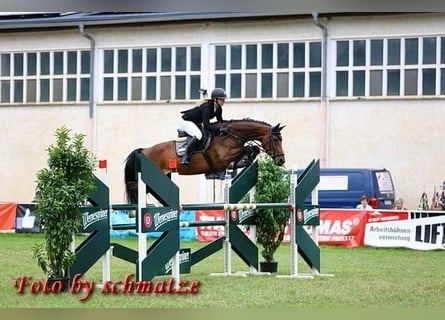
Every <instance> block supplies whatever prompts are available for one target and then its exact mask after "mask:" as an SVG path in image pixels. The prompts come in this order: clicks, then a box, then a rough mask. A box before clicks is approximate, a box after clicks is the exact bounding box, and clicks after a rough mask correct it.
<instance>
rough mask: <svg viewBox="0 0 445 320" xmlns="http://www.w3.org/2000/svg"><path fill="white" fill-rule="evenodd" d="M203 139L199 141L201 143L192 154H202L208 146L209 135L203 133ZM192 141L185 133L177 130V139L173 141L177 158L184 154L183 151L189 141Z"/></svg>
mask: <svg viewBox="0 0 445 320" xmlns="http://www.w3.org/2000/svg"><path fill="white" fill-rule="evenodd" d="M202 136H203V139H201V143H200V144H199V145H198V146H197V147H196V148H195V150H193V152H192V154H193V153H198V152H204V151H205V150H207V148H208V147H209V145H210V141H211V136H210V135H209V134H205V133H204V132H203V135H202ZM191 139H192V137H191V136H189V135H188V134H187V133H186V132H185V131H182V130H181V129H178V139H177V140H175V149H176V154H177V155H178V157H182V156H183V155H184V154H185V149H186V148H187V145H188V143H189V141H190V140H191Z"/></svg>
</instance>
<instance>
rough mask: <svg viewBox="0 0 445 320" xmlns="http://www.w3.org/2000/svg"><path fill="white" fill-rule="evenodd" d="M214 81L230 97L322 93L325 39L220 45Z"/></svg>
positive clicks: (216, 57) (258, 97)
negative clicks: (322, 44)
mask: <svg viewBox="0 0 445 320" xmlns="http://www.w3.org/2000/svg"><path fill="white" fill-rule="evenodd" d="M213 48H214V61H215V62H214V63H215V65H214V72H215V75H214V80H215V81H214V83H215V87H223V88H225V89H226V91H227V92H228V95H229V97H230V98H240V99H244V98H249V99H263V98H264V99H269V98H311V97H314V98H316V97H320V93H321V42H319V41H315V42H309V41H308V42H274V43H256V44H252V43H250V44H230V45H216V46H214V47H213Z"/></svg>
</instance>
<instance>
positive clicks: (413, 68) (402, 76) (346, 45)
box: [335, 37, 445, 97]
mask: <svg viewBox="0 0 445 320" xmlns="http://www.w3.org/2000/svg"><path fill="white" fill-rule="evenodd" d="M438 46H440V48H438ZM335 61H336V66H335V73H336V76H335V82H336V83H335V95H336V96H337V97H371V96H372V97H379V96H380V97H384V96H418V97H421V96H435V95H443V94H444V88H445V84H443V80H444V79H443V77H444V75H443V68H444V66H443V64H445V40H444V37H423V38H422V37H420V38H419V37H410V38H394V39H383V38H382V39H367V40H360V39H358V40H338V41H336V60H335ZM439 62H440V64H442V65H439V64H438V63H439ZM438 83H439V85H437V84H438Z"/></svg>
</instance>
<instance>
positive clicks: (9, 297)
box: [0, 234, 445, 309]
mask: <svg viewBox="0 0 445 320" xmlns="http://www.w3.org/2000/svg"><path fill="white" fill-rule="evenodd" d="M41 240H42V235H40V234H0V262H1V270H2V272H1V275H2V279H1V281H0V307H2V308H31V307H32V308H62V307H63V308H111V307H112V308H116V307H118V308H191V307H194V308H255V309H258V308H299V307H305V308H314V309H323V308H325V309H328V308H364V307H371V308H376V309H381V308H396V309H406V308H441V307H443V306H444V305H445V295H444V289H445V277H444V271H443V270H444V269H443V268H444V266H445V252H443V251H415V250H409V249H402V248H400V249H386V248H385V249H383V248H367V247H364V248H354V249H348V248H344V247H334V246H321V272H322V274H323V273H328V274H333V277H323V276H320V277H316V278H315V279H298V278H277V277H275V275H272V276H252V275H249V276H247V277H238V276H214V275H211V273H220V272H223V251H222V250H221V251H219V252H217V253H216V254H214V255H212V256H211V257H209V258H208V259H205V260H203V261H201V262H199V263H198V264H196V265H195V266H193V267H192V272H191V273H190V274H184V275H181V279H184V280H189V281H193V280H198V281H199V282H200V286H199V292H198V294H195V295H190V294H184V295H178V294H156V295H155V294H123V293H119V294H114V295H111V294H109V295H105V294H101V293H100V288H95V291H94V293H93V294H92V295H91V297H90V298H89V299H87V300H86V301H84V302H82V301H79V300H78V298H79V297H80V295H76V294H72V293H63V294H57V295H54V294H51V293H50V294H43V293H40V294H30V293H29V292H26V293H24V294H17V293H16V288H14V287H13V280H14V279H15V278H16V277H18V276H21V275H28V276H32V277H33V279H40V280H43V279H44V275H43V273H42V271H41V270H40V269H39V268H38V266H37V264H36V262H35V261H34V260H33V258H32V252H31V249H30V248H31V246H32V245H33V244H34V243H35V242H40V241H41ZM113 241H115V242H119V243H122V244H124V245H126V246H128V247H132V248H136V246H137V239H136V238H125V239H113ZM149 241H150V240H149ZM202 245H203V243H199V242H196V241H190V242H188V241H187V242H182V243H181V247H190V248H191V249H192V251H193V250H195V249H196V248H199V247H200V246H202ZM260 260H261V259H260ZM276 260H277V261H279V266H278V274H283V275H285V274H289V269H290V261H289V245H288V244H282V246H281V247H280V248H279V249H278V252H277V254H276ZM298 261H299V271H300V272H304V273H307V272H309V270H308V267H307V266H306V265H305V264H304V262H303V260H302V259H301V258H299V259H298ZM111 265H112V274H111V277H112V280H123V278H124V277H125V275H127V274H128V273H134V272H135V266H134V265H132V264H130V263H128V262H125V261H122V260H120V259H117V258H114V257H113V258H112V260H111ZM101 268H102V266H101V263H100V262H98V263H96V264H95V265H94V266H93V268H92V269H91V270H89V271H88V272H87V273H86V274H85V275H84V277H83V279H84V280H90V281H91V280H93V281H95V282H96V283H101V282H102V269H101ZM235 271H248V267H247V266H245V265H244V263H243V262H242V261H241V260H240V259H239V258H238V257H237V256H236V254H235V253H233V255H232V272H235ZM167 279H168V277H155V278H154V279H153V280H154V281H160V280H167Z"/></svg>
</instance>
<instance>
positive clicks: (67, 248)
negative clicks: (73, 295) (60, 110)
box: [33, 126, 96, 278]
mask: <svg viewBox="0 0 445 320" xmlns="http://www.w3.org/2000/svg"><path fill="white" fill-rule="evenodd" d="M70 132H71V130H69V129H67V128H66V127H65V126H62V127H61V128H58V129H57V130H56V133H55V136H56V137H57V142H56V143H55V144H53V145H51V146H49V147H48V149H47V150H46V151H47V152H48V168H43V169H41V170H39V171H38V172H37V181H36V182H37V186H36V200H37V203H36V209H35V213H36V216H37V218H38V219H39V222H40V225H41V227H42V229H43V234H44V242H43V243H42V244H38V243H36V244H35V245H34V246H33V257H34V258H35V259H36V260H37V264H38V265H39V266H40V268H41V269H42V271H43V272H44V273H45V274H46V275H47V276H48V277H51V278H60V277H64V276H68V275H67V270H68V269H69V267H70V266H71V264H72V262H73V259H74V253H73V252H72V251H71V243H72V241H73V236H74V234H75V232H77V231H78V230H79V228H80V226H81V223H82V221H81V218H82V213H81V211H80V207H81V206H82V205H83V203H84V202H85V201H86V200H87V198H88V196H89V195H90V194H91V192H93V191H94V189H95V184H94V172H93V170H94V167H95V163H96V158H95V156H94V155H93V154H92V153H91V152H90V151H89V150H88V149H86V148H85V147H84V135H83V134H80V133H76V134H74V135H70Z"/></svg>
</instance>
